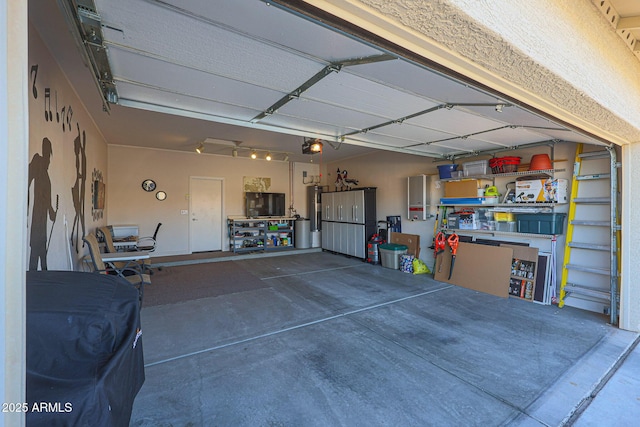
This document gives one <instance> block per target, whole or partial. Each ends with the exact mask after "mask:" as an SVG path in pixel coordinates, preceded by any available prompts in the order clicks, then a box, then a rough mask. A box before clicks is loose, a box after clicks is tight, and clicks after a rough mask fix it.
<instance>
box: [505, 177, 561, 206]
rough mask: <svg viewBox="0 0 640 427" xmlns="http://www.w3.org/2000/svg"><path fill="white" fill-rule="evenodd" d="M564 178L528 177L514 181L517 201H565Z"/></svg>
mask: <svg viewBox="0 0 640 427" xmlns="http://www.w3.org/2000/svg"><path fill="white" fill-rule="evenodd" d="M567 185H568V184H567V180H566V179H552V178H549V179H530V180H526V181H516V202H518V203H535V202H538V203H539V202H544V203H567V201H568V196H567Z"/></svg>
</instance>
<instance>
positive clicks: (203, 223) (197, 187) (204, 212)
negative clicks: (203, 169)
mask: <svg viewBox="0 0 640 427" xmlns="http://www.w3.org/2000/svg"><path fill="white" fill-rule="evenodd" d="M189 192H190V201H191V209H190V213H191V215H190V218H189V220H190V227H189V229H190V235H191V236H190V237H191V239H190V242H191V252H204V251H219V250H221V249H222V179H219V178H198V177H191V179H190V185H189Z"/></svg>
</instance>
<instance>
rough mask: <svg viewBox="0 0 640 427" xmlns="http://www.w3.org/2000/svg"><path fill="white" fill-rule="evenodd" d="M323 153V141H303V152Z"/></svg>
mask: <svg viewBox="0 0 640 427" xmlns="http://www.w3.org/2000/svg"><path fill="white" fill-rule="evenodd" d="M316 153H322V141H321V140H320V139H318V138H316V139H305V140H304V142H303V143H302V154H316Z"/></svg>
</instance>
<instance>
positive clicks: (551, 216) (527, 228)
mask: <svg viewBox="0 0 640 427" xmlns="http://www.w3.org/2000/svg"><path fill="white" fill-rule="evenodd" d="M566 216H567V214H565V213H538V214H516V221H517V222H518V233H530V234H563V233H564V218H565V217H566Z"/></svg>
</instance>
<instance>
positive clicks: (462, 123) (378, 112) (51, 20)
mask: <svg viewBox="0 0 640 427" xmlns="http://www.w3.org/2000/svg"><path fill="white" fill-rule="evenodd" d="M59 1H61V2H66V1H67V0H59ZM53 3H54V2H51V1H45V0H30V9H29V11H30V20H31V21H32V23H33V24H34V25H35V26H36V28H37V29H38V31H39V33H40V35H41V36H42V39H43V41H44V42H45V43H46V44H47V46H48V48H49V49H50V50H51V51H52V53H53V55H54V56H55V57H56V59H57V60H58V62H59V63H60V64H61V67H62V68H63V70H64V72H65V74H66V75H67V76H68V78H69V79H70V80H71V83H72V84H73V85H74V87H75V88H76V89H77V92H78V94H79V96H80V97H81V98H83V101H84V103H85V105H87V108H88V109H89V110H90V114H92V116H93V117H94V120H95V121H96V124H97V125H98V127H99V128H100V129H101V131H102V132H103V134H104V136H105V138H106V139H107V141H108V143H110V144H124V145H139V146H147V147H157V148H164V149H174V150H188V151H192V150H194V149H195V147H196V145H197V144H198V143H199V142H200V141H203V140H204V139H206V138H213V139H218V140H227V141H236V142H235V143H231V144H230V143H226V144H225V143H224V142H223V143H222V144H206V147H205V151H206V152H208V153H219V154H227V155H230V154H231V150H232V147H233V146H236V147H239V148H240V155H244V154H247V153H248V151H249V149H261V150H265V151H272V152H274V153H276V152H280V153H281V154H283V153H285V152H287V153H289V157H290V159H291V160H297V161H310V160H311V159H312V157H311V156H309V155H303V154H302V153H301V143H302V141H303V138H304V137H313V138H316V137H317V138H322V139H323V140H325V141H328V143H326V144H325V150H324V153H323V161H325V162H329V161H333V160H337V159H339V158H345V157H352V156H356V155H360V154H363V153H366V152H369V151H371V150H373V149H383V150H391V151H400V152H405V153H411V154H416V155H422V156H430V157H436V158H442V157H443V156H444V157H446V156H465V155H469V154H473V153H475V152H478V151H485V150H500V149H503V150H507V149H509V147H513V146H520V145H523V144H531V143H540V142H545V141H550V140H561V141H574V142H586V143H598V141H596V140H594V139H592V138H590V137H588V136H585V135H582V134H580V133H578V132H576V131H574V130H570V129H568V128H564V127H563V126H560V125H558V124H555V123H553V122H552V121H550V120H548V119H546V118H543V117H541V116H538V115H535V114H533V113H530V112H528V111H526V110H524V109H522V108H520V107H518V106H513V105H508V104H509V103H508V102H507V101H505V100H502V99H500V98H499V97H497V96H495V95H492V94H489V93H486V92H483V91H481V90H478V89H474V88H472V87H469V86H468V85H465V84H461V83H459V82H457V81H455V80H453V79H451V78H449V77H446V76H443V75H441V74H438V73H436V72H434V71H431V70H428V69H427V68H425V67H423V66H421V65H417V64H414V63H411V62H409V61H407V60H404V59H402V58H398V57H395V56H392V55H388V53H387V52H385V51H383V50H382V49H380V48H377V47H374V46H371V45H369V44H366V43H364V42H362V41H359V40H356V39H354V38H352V37H350V36H347V35H345V34H342V33H339V32H336V31H334V30H332V29H330V28H327V27H325V26H322V25H318V24H317V23H315V22H311V21H309V20H306V19H304V18H302V17H300V16H298V15H296V14H293V13H290V12H289V11H286V10H283V9H281V8H279V7H276V6H273V5H272V6H268V5H267V4H266V3H265V2H263V1H259V0H235V1H232V2H231V1H223V0H215V1H211V0H188V1H187V0H181V1H178V0H165V1H158V0H95V6H96V10H95V14H94V13H93V12H92V11H89V13H88V14H85V15H83V16H85V17H86V16H87V15H90V16H92V17H94V18H96V19H98V20H99V23H100V25H99V28H100V29H101V31H102V40H101V44H102V45H104V46H106V48H107V54H108V66H109V67H110V73H111V74H112V79H108V80H112V81H113V83H114V84H115V90H116V91H117V97H118V98H117V102H116V103H111V104H107V108H108V109H109V110H110V112H109V113H106V112H103V111H102V108H103V101H102V99H101V98H100V93H99V91H98V89H97V87H96V84H95V83H92V81H91V73H90V70H89V69H88V68H87V67H83V66H79V64H80V63H81V62H80V61H81V57H80V55H79V53H78V52H79V51H78V50H77V49H74V48H73V47H72V46H73V40H72V39H71V37H70V32H69V31H68V27H66V26H67V24H66V23H65V21H64V19H63V18H62V17H61V14H60V10H59V9H57V8H56V7H55V5H54V4H53ZM79 3H85V4H90V3H92V1H90V0H84V1H79ZM634 3H640V2H636V1H635V0H634ZM94 15H95V16H94ZM85 30H86V26H85ZM359 62H364V63H359ZM367 62H369V63H367ZM331 67H333V69H332V68H331ZM312 83H313V84H312ZM297 89H301V90H300V93H296V90H297ZM469 104H473V105H469ZM478 104H480V105H478ZM497 104H506V106H505V107H504V108H503V110H502V112H497V111H496V108H495V106H496V105H497ZM274 105H275V106H277V110H275V111H269V109H270V108H272V107H273V106H274ZM281 157H282V156H281ZM314 157H316V156H314ZM276 158H277V159H278V158H279V157H278V155H277V154H276Z"/></svg>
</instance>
